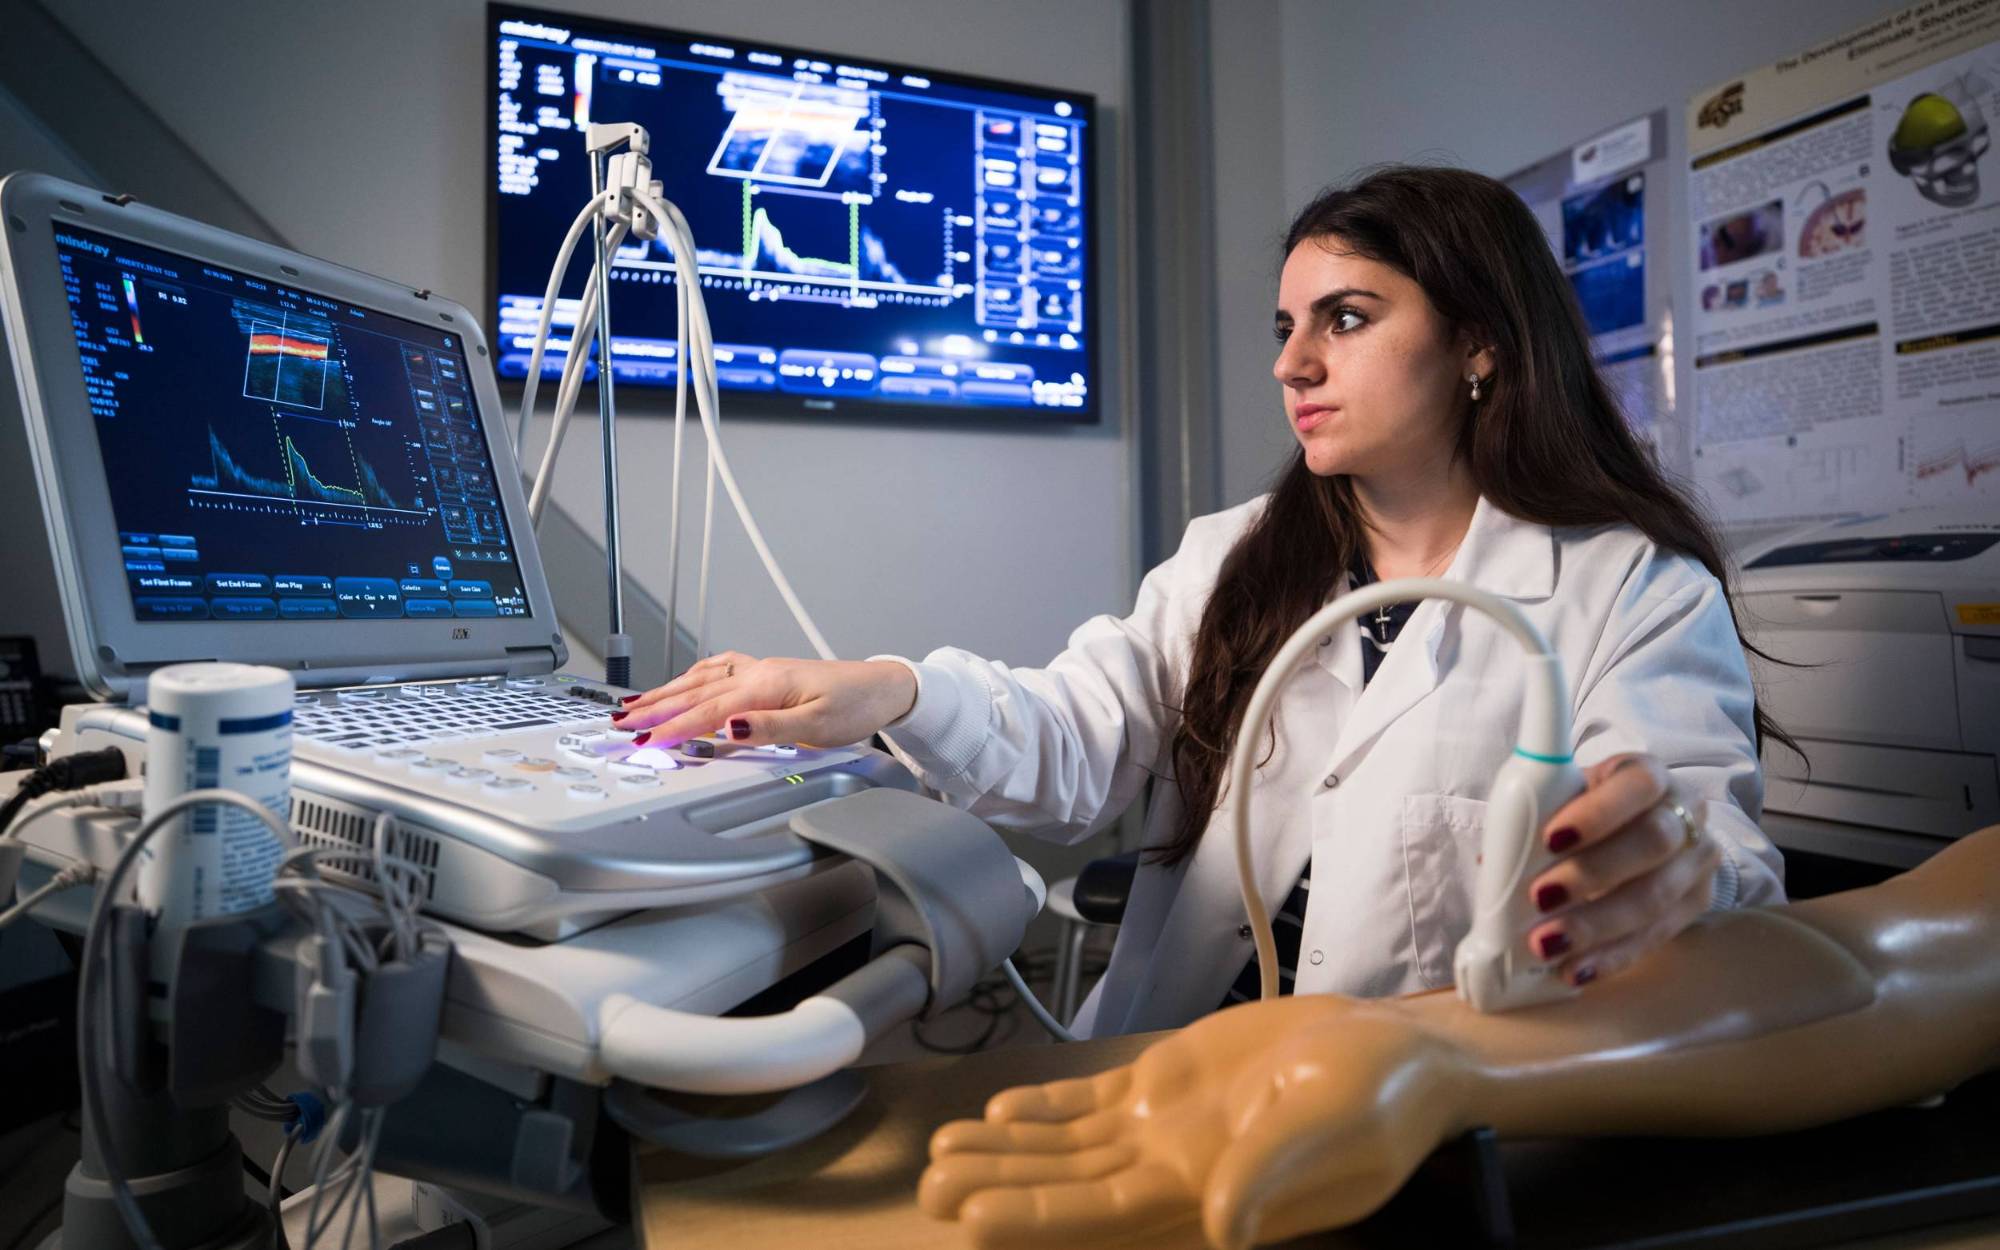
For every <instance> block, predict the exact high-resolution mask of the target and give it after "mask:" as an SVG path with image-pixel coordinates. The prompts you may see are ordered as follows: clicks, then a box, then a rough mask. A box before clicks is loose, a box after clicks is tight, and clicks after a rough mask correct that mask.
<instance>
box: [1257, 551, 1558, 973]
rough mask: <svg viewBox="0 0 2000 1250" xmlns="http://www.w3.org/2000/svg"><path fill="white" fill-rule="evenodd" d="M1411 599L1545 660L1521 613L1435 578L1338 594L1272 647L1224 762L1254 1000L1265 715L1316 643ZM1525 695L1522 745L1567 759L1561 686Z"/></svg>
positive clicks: (1265, 921) (1268, 955)
mask: <svg viewBox="0 0 2000 1250" xmlns="http://www.w3.org/2000/svg"><path fill="white" fill-rule="evenodd" d="M1413 599H1449V600H1451V601H1453V602H1455V603H1462V604H1465V605H1466V606H1467V607H1471V608H1476V609H1478V610H1479V611H1481V612H1484V613H1485V614H1486V615H1487V616H1490V617H1492V618H1493V619H1494V620H1495V622H1496V623H1498V624H1499V625H1500V627H1501V628H1503V629H1505V630H1506V631H1507V632H1508V633H1510V634H1512V635H1513V636H1514V638H1515V640H1516V641H1518V642H1519V643H1520V644H1521V645H1522V646H1523V647H1525V648H1526V649H1527V650H1528V652H1529V653H1530V654H1532V655H1545V654H1547V652H1548V644H1547V643H1546V642H1544V641H1543V640H1542V637H1541V635H1540V634H1538V633H1537V632H1535V627H1534V626H1533V625H1532V624H1530V623H1529V621H1528V618H1527V617H1525V616H1523V615H1522V614H1521V610H1520V609H1519V608H1517V607H1515V606H1514V605H1513V604H1511V603H1509V602H1507V601H1506V600H1505V599H1502V598H1500V597H1499V596H1497V595H1490V594H1487V593H1486V592H1485V591H1483V590H1475V589H1474V588H1472V587H1470V586H1467V585H1465V584H1464V583H1463V582H1450V581H1445V580H1443V579H1441V578H1436V577H1405V578H1398V579H1396V580H1395V581H1388V582H1377V583H1375V584H1374V585H1372V586H1367V587H1364V588H1362V589H1361V590H1357V591H1355V592H1353V593H1352V594H1346V595H1342V596H1341V597H1340V598H1338V599H1336V600H1334V601H1333V602H1332V603H1329V604H1327V605H1326V606H1325V607H1323V608H1321V609H1320V610H1319V611H1317V612H1315V613H1313V615H1312V616H1311V617H1309V618H1307V620H1306V623H1305V624H1303V625H1301V626H1299V627H1298V629H1296V630H1295V631H1293V633H1292V636H1291V637H1290V638H1287V639H1286V640H1285V643H1284V645H1283V646H1281V647H1279V648H1278V654H1277V655H1276V656H1275V657H1273V658H1272V660H1271V663H1270V665H1269V666H1268V667H1266V668H1265V669H1264V675H1263V677H1262V678H1260V679H1259V680H1258V682H1257V686H1256V688H1255V689H1254V690H1253V691H1252V692H1251V694H1250V707H1249V709H1248V710H1247V711H1245V712H1244V714H1243V724H1242V727H1241V728H1239V729H1238V730H1237V731H1236V749H1235V751H1234V752H1233V753H1232V754H1231V756H1230V759H1229V787H1230V789H1229V800H1230V817H1231V819H1232V820H1234V821H1235V824H1236V828H1235V831H1234V832H1235V834H1236V883H1237V886H1238V888H1239V889H1240V890H1241V891H1242V893H1243V911H1244V913H1245V914H1246V915H1247V916H1248V917H1249V921H1250V934H1251V937H1252V938H1253V939H1254V940H1255V942H1256V946H1257V980H1258V997H1259V998H1276V997H1277V996H1278V943H1277V940H1276V938H1275V937H1273V935H1272V932H1271V914H1270V912H1269V911H1267V910H1266V909H1265V907H1264V895H1263V891H1261V890H1259V889H1258V888H1257V866H1256V863H1255V859H1254V855H1253V852H1252V848H1251V845H1250V774H1251V773H1252V772H1253V771H1254V770H1255V768H1256V760H1257V756H1258V754H1259V753H1260V751H1261V750H1262V743H1263V740H1264V731H1265V729H1266V728H1267V727H1268V726H1269V725H1270V723H1271V711H1272V708H1273V706H1274V705H1275V704H1276V703H1277V701H1278V691H1279V690H1280V689H1281V688H1282V687H1283V686H1284V684H1285V683H1286V681H1288V680H1290V678H1291V675H1292V673H1293V671H1294V670H1295V669H1297V667H1298V665H1299V662H1300V661H1301V660H1303V659H1305V657H1306V653H1307V652H1309V651H1311V650H1313V649H1314V648H1315V647H1317V646H1318V645H1319V639H1320V638H1322V637H1324V636H1325V635H1327V634H1330V633H1332V632H1334V631H1335V630H1336V629H1337V628H1338V627H1340V626H1343V625H1346V624H1347V623H1348V622H1349V621H1351V620H1353V619H1354V618H1355V617H1357V616H1360V615H1361V614H1362V613H1363V612H1369V611H1373V610H1374V609H1376V608H1379V607H1384V606H1386V605H1388V604H1391V603H1403V602H1407V601H1409V600H1413ZM1525 694H1526V698H1527V703H1526V705H1525V706H1524V707H1523V708H1522V713H1521V732H1520V744H1521V745H1522V746H1523V747H1526V748H1527V749H1529V750H1532V751H1542V752H1544V753H1546V754H1551V755H1554V754H1566V753H1567V752H1568V751H1569V743H1568V741H1567V738H1568V733H1567V730H1564V731H1563V732H1562V734H1561V738H1562V739H1563V740H1561V741H1558V740H1557V739H1556V735H1555V731H1554V729H1553V727H1552V726H1553V725H1554V723H1555V722H1554V721H1553V720H1552V719H1551V718H1552V716H1553V715H1554V713H1555V712H1556V711H1558V710H1560V711H1562V712H1563V717H1562V721H1561V723H1562V724H1564V725H1567V723H1568V719H1567V709H1566V708H1564V707H1563V699H1564V697H1565V696H1564V694H1563V692H1562V690H1561V689H1560V687H1558V688H1556V689H1554V690H1551V689H1550V688H1549V687H1548V685H1547V684H1546V683H1545V682H1544V683H1538V682H1530V683H1529V685H1528V688H1527V690H1526V692H1525Z"/></svg>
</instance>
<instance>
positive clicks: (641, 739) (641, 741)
mask: <svg viewBox="0 0 2000 1250" xmlns="http://www.w3.org/2000/svg"><path fill="white" fill-rule="evenodd" d="M652 736H653V731H652V730H650V729H648V730H647V731H646V732H645V733H642V734H640V735H639V736H638V737H636V738H634V739H632V745H633V746H635V747H642V746H645V745H646V739H648V738H650V737H652Z"/></svg>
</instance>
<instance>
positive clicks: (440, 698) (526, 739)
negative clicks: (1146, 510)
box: [293, 673, 862, 830]
mask: <svg viewBox="0 0 2000 1250" xmlns="http://www.w3.org/2000/svg"><path fill="white" fill-rule="evenodd" d="M622 693H623V692H622V691H618V690H616V689H615V688H613V687H608V686H603V685H600V684H598V683H595V682H591V681H588V680H586V679H583V678H579V677H575V676H572V675H570V674H566V673H565V674H556V675H554V676H550V677H528V678H516V679H497V678H496V679H491V680H483V681H470V682H422V683H414V684H409V685H401V686H386V687H376V686H369V687H359V688H354V689H346V690H336V691H322V692H316V693H301V694H300V695H298V696H297V706H296V707H295V708H294V713H293V728H294V734H295V749H296V751H297V753H298V756H299V758H301V759H307V760H317V761H320V762H324V763H327V764H331V765H334V766H336V767H338V768H340V769H341V770H342V771H343V772H347V773H351V774H358V775H361V776H365V777H367V778H370V779H372V780H376V781H380V782H384V783H387V784H389V785H392V786H395V787H398V788H402V789H409V790H417V791H422V792H426V793H429V794H432V795H436V796H438V797H444V798H448V799H450V800H451V801H453V802H454V803H458V804H461V805H463V806H465V807H468V808H471V809H473V810H475V811H480V812H483V813H486V814H488V815H491V816H495V817H500V818H502V819H505V820H508V821H511V822H514V823H518V824H522V825H528V826H531V827H534V828H538V829H547V830H561V829H580V828H585V827H592V826H598V825H602V824H604V823H605V822H606V820H607V819H609V820H617V819H619V818H621V816H623V815H628V814H630V813H631V812H635V811H645V810H651V809H654V808H658V807H667V806H673V805H676V804H679V803H682V802H684V801H686V800H688V799H689V798H690V796H693V795H696V794H706V793H709V792H713V793H715V794H721V793H723V792H726V791H728V790H730V789H733V788H738V787H743V786H749V785H755V784H761V783H766V782H770V781H772V780H774V779H775V780H779V781H785V780H788V779H791V778H797V777H800V776H801V775H802V774H804V773H806V772H810V771H814V770H817V769H819V768H824V767H827V766H829V765H833V764H840V763H845V762H848V761H851V760H855V759H859V758H860V757H861V754H862V753H861V752H860V751H857V750H853V749H848V748H834V749H825V748H814V747H802V746H794V745H789V744H771V745H764V746H744V745H741V744H738V743H734V742H731V741H729V740H728V739H727V738H726V737H725V736H724V735H721V734H716V735H712V736H708V737H703V738H696V739H693V740H691V741H688V742H685V743H682V744H680V745H678V746H673V747H668V746H656V745H652V744H650V743H649V744H646V745H635V744H634V742H633V738H634V736H635V735H634V734H633V733H631V732H629V731H626V730H622V729H619V728H617V727H616V726H614V725H613V724H612V722H611V718H610V717H611V712H612V711H613V710H615V709H616V707H617V706H618V701H619V698H620V697H621V695H622Z"/></svg>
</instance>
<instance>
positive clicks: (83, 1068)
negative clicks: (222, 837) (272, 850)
mask: <svg viewBox="0 0 2000 1250" xmlns="http://www.w3.org/2000/svg"><path fill="white" fill-rule="evenodd" d="M203 803H226V804H229V805H230V806H232V807H237V808H240V809H242V810H244V811H247V812H249V813H250V814H251V815H252V816H254V817H256V818H257V819H259V820H261V821H263V822H264V825H265V827H266V828H268V829H270V830H271V832H272V833H273V834H274V835H275V836H276V837H277V839H278V841H279V843H280V844H281V845H287V846H289V845H290V844H291V843H292V841H293V838H292V830H291V827H290V826H288V825H286V824H285V823H284V822H283V821H281V820H280V819H278V817H277V816H275V815H273V814H272V813H271V810H270V809H269V808H267V807H265V806H264V805H263V804H262V803H259V802H257V801H256V800H254V799H251V798H248V797H246V796H244V795H241V794H238V793H236V792H235V791H234V790H213V789H211V790H190V791H188V792H187V793H185V794H182V795H179V796H177V797H176V798H174V799H173V800H171V801H170V802H168V803H166V804H165V805H163V806H162V807H161V808H160V809H159V810H158V811H157V812H154V813H151V814H150V815H148V816H147V817H146V820H145V822H144V823H143V824H141V825H140V826H139V829H138V832H136V833H134V834H133V835H132V840H131V841H130V842H128V843H126V844H125V849H124V850H123V851H120V852H119V854H118V860H117V862H116V863H114V864H113V865H112V866H111V871H110V872H109V873H107V874H105V877H104V883H103V885H101V886H99V887H98V892H97V901H96V903H95V904H94V905H93V906H92V908H91V913H90V926H89V927H88V928H87V929H85V930H84V937H83V964H82V966H81V967H80V968H79V969H78V970H77V991H76V993H77V1029H76V1035H77V1043H76V1045H77V1076H78V1079H79V1080H80V1081H81V1082H82V1084H83V1114H84V1117H85V1119H86V1120H88V1121H89V1124H90V1132H91V1135H92V1136H93V1137H95V1138H96V1140H97V1153H98V1159H99V1162H100V1163H101V1164H102V1165H103V1168H104V1177H105V1181H106V1183H107V1184H109V1185H110V1187H111V1197H112V1201H113V1202H114V1203H115V1204H116V1206H117V1208H118V1214H119V1216H120V1217H121V1218H122V1219H123V1220H124V1221H125V1231H126V1232H128V1233H130V1234H131V1236H132V1240H133V1241H135V1242H137V1243H138V1245H139V1250H160V1243H159V1241H158V1240H157V1239H156V1238H154V1236H153V1229H152V1226H151V1225H150V1224H148V1223H147V1221H146V1214H145V1212H144V1211H142V1210H140V1209H139V1202H138V1199H137V1198H136V1197H135V1196H134V1195H133V1193H132V1186H131V1184H130V1182H128V1181H127V1180H126V1179H125V1169H124V1166H123V1164H122V1163H121V1162H120V1161H119V1158H118V1144H117V1142H116V1140H115V1139H114V1138H113V1137H112V1135H111V1123H110V1121H109V1120H108V1119H106V1118H105V1114H104V1097H103V1093H102V1090H101V1085H102V1081H101V1080H100V1077H101V1075H102V1074H101V1073H100V1072H99V1071H98V1063H99V1060H100V1059H101V1057H102V1056H101V1055H100V1054H99V1045H98V1038H99V1032H98V1016H99V1015H100V1014H101V1010H100V1009H101V1008H108V1006H109V1005H110V1004H109V999H108V997H106V996H104V995H101V994H100V993H99V992H98V989H99V987H98V981H97V967H98V965H99V964H100V963H104V962H107V961H108V956H107V954H106V952H105V949H104V943H105V940H106V939H105V936H104V930H105V927H106V925H107V924H108V922H109V920H110V918H111V912H112V910H113V909H114V908H115V907H116V906H117V905H118V896H119V893H120V891H121V889H122V887H123V886H124V883H125V878H126V876H127V875H128V874H129V873H130V872H131V871H132V865H134V864H135V863H137V862H138V860H139V852H140V851H142V850H144V849H145V846H146V844H147V843H148V842H149V841H151V840H152V838H153V836H154V835H155V834H157V833H158V832H159V831H160V830H161V829H162V828H163V827H165V825H166V824H167V822H168V821H169V820H171V819H172V818H173V817H175V816H178V815H180V814H181V813H182V812H184V811H187V810H188V809H189V808H192V807H196V806H199V805H200V804H203ZM100 998H103V999H104V1001H103V1002H102V1003H100V1002H99V1000H100Z"/></svg>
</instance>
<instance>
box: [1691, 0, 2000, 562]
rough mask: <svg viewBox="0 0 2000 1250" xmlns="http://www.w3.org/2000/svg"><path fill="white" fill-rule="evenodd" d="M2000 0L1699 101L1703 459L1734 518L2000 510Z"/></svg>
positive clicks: (1696, 395)
mask: <svg viewBox="0 0 2000 1250" xmlns="http://www.w3.org/2000/svg"><path fill="white" fill-rule="evenodd" d="M1996 120H2000V0H1925V2H1924V3H1919V4H1916V5H1913V6H1911V7H1909V8H1905V9H1902V10H1900V11H1897V12H1893V13H1889V14H1887V15H1885V16H1883V17H1882V18H1880V19H1879V20H1877V21H1875V22H1872V23H1870V24H1868V25H1867V26H1864V27H1862V28H1861V29H1859V30H1856V31H1850V32H1848V33H1847V34H1845V35H1842V36H1841V37H1840V38H1837V39H1833V40H1829V41H1827V42H1825V43H1822V44H1820V45H1817V46H1815V47H1813V48H1811V49H1809V50H1807V51H1805V52H1802V53H1800V54H1799V55H1797V56H1794V57H1787V58H1785V59H1783V60H1780V61H1778V62H1777V63H1776V64H1773V65H1770V66H1766V67H1764V68H1762V69H1760V70H1757V71H1756V72H1754V73H1751V74H1747V75H1745V76H1744V77H1742V78H1741V79H1738V80H1735V81H1732V82H1728V83H1723V84H1719V85H1718V86H1716V87H1714V88H1712V89H1710V90H1708V91H1705V92H1703V93H1701V94H1700V95H1698V96H1696V97H1695V98H1694V100H1693V101H1692V102H1691V103H1690V105H1689V110H1688V122H1687V125H1688V153H1689V176H1688V196H1689V201H1688V205H1689V225H1690V228H1691V231H1692V234H1693V238H1692V240H1691V242H1692V246H1691V248H1690V250H1689V253H1688V257H1689V262H1690V263H1691V265H1692V267H1693V270H1694V286H1693V293H1694V307H1693V308H1691V309H1689V310H1688V316H1687V321H1688V323H1689V328H1690V330H1691V335H1690V336H1689V337H1690V340H1691V343H1692V348H1693V357H1694V360H1693V364H1694V368H1693V383H1692V395H1691V396H1690V397H1689V402H1688V403H1687V404H1684V407H1685V408H1688V409H1689V410H1691V412H1692V420H1693V423H1694V460H1693V467H1694V475H1695V479H1696V481H1697V482H1698V483H1699V484H1700V486H1701V487H1702V488H1703V490H1705V491H1706V492H1707V494H1708V497H1709V500H1710V502H1711V504H1712V505H1713V506H1714V507H1715V509H1716V511H1717V513H1718V515H1719V516H1720V517H1721V518H1722V520H1723V521H1724V522H1725V523H1726V524H1731V525H1750V524H1767V523H1777V522H1787V521H1803V520H1814V519H1820V518H1827V517H1837V516H1843V515H1850V514H1854V513H1857V512H1868V511H1886V510H1891V509H1898V508H1909V507H1919V506H1924V505H1930V504H1951V503H1959V502H1965V501H1968V500H1973V499H1980V498H1983V499H1989V500H1992V501H1993V502H1994V506H1995V507H1996V508H2000V170H1996V169H1995V168H1994V160H1995V158H1994V157H1993V156H1992V155H1991V147H1992V137H1991V125H1992V123H1993V122H1994V121H1996Z"/></svg>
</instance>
